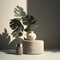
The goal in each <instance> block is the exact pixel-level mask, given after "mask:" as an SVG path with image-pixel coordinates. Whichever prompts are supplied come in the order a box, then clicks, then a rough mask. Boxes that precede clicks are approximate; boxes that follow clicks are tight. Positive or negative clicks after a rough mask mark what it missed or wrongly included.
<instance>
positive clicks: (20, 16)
mask: <svg viewBox="0 0 60 60" xmlns="http://www.w3.org/2000/svg"><path fill="white" fill-rule="evenodd" d="M14 16H15V18H13V19H11V20H10V23H9V24H10V28H11V29H12V30H13V32H12V35H13V36H14V37H21V36H23V32H24V31H25V32H27V33H29V32H30V31H31V27H32V25H33V24H35V23H36V20H35V18H34V17H33V16H32V15H27V14H26V13H25V11H24V10H23V8H22V7H19V6H16V7H15V9H14ZM24 26H26V28H25V27H24Z"/></svg>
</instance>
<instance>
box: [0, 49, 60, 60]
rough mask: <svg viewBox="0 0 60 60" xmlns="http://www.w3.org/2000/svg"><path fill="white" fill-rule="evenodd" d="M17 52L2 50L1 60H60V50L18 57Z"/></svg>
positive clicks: (0, 53)
mask: <svg viewBox="0 0 60 60" xmlns="http://www.w3.org/2000/svg"><path fill="white" fill-rule="evenodd" d="M15 52H16V51H15V50H0V60H60V50H53V49H50V50H46V51H45V52H44V54H41V55H28V54H23V55H17V54H16V53H15Z"/></svg>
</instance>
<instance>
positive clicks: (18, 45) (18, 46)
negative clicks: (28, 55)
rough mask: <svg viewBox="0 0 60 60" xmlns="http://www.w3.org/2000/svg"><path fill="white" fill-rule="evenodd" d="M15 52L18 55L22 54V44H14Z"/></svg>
mask: <svg viewBox="0 0 60 60" xmlns="http://www.w3.org/2000/svg"><path fill="white" fill-rule="evenodd" d="M16 53H17V54H18V55H22V54H23V46H22V44H17V46H16Z"/></svg>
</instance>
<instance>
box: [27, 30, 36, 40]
mask: <svg viewBox="0 0 60 60" xmlns="http://www.w3.org/2000/svg"><path fill="white" fill-rule="evenodd" d="M27 39H28V40H32V41H33V40H35V39H36V34H35V33H34V31H31V32H30V33H29V34H27Z"/></svg>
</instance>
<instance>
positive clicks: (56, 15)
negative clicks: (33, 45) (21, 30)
mask: <svg viewBox="0 0 60 60" xmlns="http://www.w3.org/2000/svg"><path fill="white" fill-rule="evenodd" d="M27 6H28V13H29V14H31V15H33V16H35V18H36V19H37V23H36V25H35V27H34V31H35V32H36V34H37V39H42V40H44V41H45V48H60V0H28V5H27Z"/></svg>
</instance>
